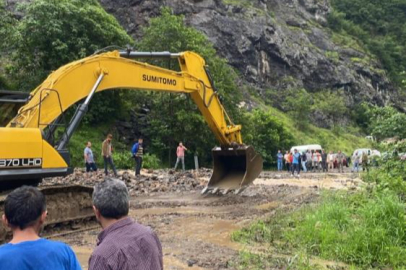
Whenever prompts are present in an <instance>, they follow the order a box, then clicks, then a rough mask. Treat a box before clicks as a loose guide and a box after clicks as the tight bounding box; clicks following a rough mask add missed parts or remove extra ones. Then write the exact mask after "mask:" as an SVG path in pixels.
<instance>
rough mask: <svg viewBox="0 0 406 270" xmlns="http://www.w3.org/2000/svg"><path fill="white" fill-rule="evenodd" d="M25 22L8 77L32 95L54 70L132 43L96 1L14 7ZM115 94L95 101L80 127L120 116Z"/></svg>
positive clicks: (44, 1)
mask: <svg viewBox="0 0 406 270" xmlns="http://www.w3.org/2000/svg"><path fill="white" fill-rule="evenodd" d="M19 8H20V9H21V10H22V12H23V13H24V14H25V16H24V17H23V18H22V20H21V21H20V22H19V23H18V25H17V26H16V27H15V29H16V31H17V33H16V39H15V40H14V41H13V42H14V44H13V47H14V48H15V50H14V52H13V55H12V60H13V61H12V66H11V67H10V68H9V74H11V75H12V78H13V80H14V82H15V84H16V87H17V88H18V89H19V90H26V91H31V90H32V89H34V88H35V87H36V86H37V85H38V84H40V83H41V82H42V81H43V80H44V79H45V78H46V76H47V75H48V74H49V73H50V72H52V71H53V70H55V69H57V68H59V67H60V66H62V65H64V64H67V63H69V62H71V61H74V60H77V59H79V58H83V57H86V56H89V55H91V54H93V53H94V52H95V51H96V50H99V49H102V48H104V47H107V46H110V45H119V46H125V45H126V44H132V43H133V40H132V39H131V37H130V36H128V35H127V33H126V32H125V31H124V29H123V28H122V27H121V26H120V25H119V24H118V22H117V21H116V19H115V18H114V17H113V16H111V15H109V14H107V12H105V11H104V9H103V8H102V7H101V6H100V4H99V3H98V2H97V0H58V1H55V0H34V1H32V2H29V3H26V4H22V5H21V6H20V7H19ZM120 101H121V99H120V97H119V94H118V93H115V92H111V91H106V92H103V93H99V94H97V95H95V97H94V99H93V100H92V103H91V105H90V111H89V113H88V114H87V115H86V118H85V121H88V122H91V123H96V122H99V121H106V120H109V119H113V118H114V117H115V116H117V115H118V114H119V108H120V106H119V105H120Z"/></svg>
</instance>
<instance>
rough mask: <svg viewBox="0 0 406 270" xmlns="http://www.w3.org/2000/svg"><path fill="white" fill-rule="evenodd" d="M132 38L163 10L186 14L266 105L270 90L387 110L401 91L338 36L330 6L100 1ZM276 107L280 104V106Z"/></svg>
mask: <svg viewBox="0 0 406 270" xmlns="http://www.w3.org/2000/svg"><path fill="white" fill-rule="evenodd" d="M100 2H101V4H102V5H103V6H104V8H105V9H106V10H107V11H108V12H109V13H111V14H113V15H114V16H115V17H116V18H117V19H118V21H119V22H120V23H121V24H122V25H123V27H124V28H125V29H126V30H127V31H128V33H130V34H131V35H133V36H134V37H136V38H137V37H140V36H141V34H142V33H141V28H142V27H143V26H146V25H147V24H148V20H149V18H151V17H155V16H157V15H159V10H160V7H162V6H169V7H171V8H172V9H173V11H174V13H175V14H183V15H185V18H186V23H187V24H188V25H190V26H193V27H194V28H196V29H198V30H200V31H201V32H203V33H204V34H205V35H206V36H207V37H208V38H209V40H210V41H212V42H213V44H214V46H215V48H216V49H217V51H218V53H219V54H220V55H221V56H222V57H225V58H227V59H228V61H229V63H230V64H231V65H232V66H233V67H235V68H237V69H238V70H239V72H240V73H241V74H243V76H244V78H245V81H247V82H248V83H250V84H251V85H252V86H254V87H255V88H256V89H258V91H259V92H260V94H261V95H262V96H263V97H264V98H266V97H267V96H266V90H267V89H272V90H278V91H283V90H284V89H289V88H305V89H306V90H308V91H310V92H315V91H323V90H324V89H333V90H339V89H342V90H344V93H345V97H346V102H347V105H348V106H350V107H353V106H356V104H358V103H359V102H361V101H363V100H365V101H369V102H371V103H374V104H377V105H381V106H382V105H385V104H388V103H392V102H393V101H395V100H396V89H395V87H394V86H393V85H392V84H391V83H390V81H389V79H388V78H387V77H386V75H385V72H384V71H383V70H382V69H381V67H380V64H379V63H378V61H376V60H374V59H373V58H371V57H370V56H369V55H367V53H365V52H364V51H363V49H362V48H361V47H360V46H359V45H358V44H357V42H356V41H355V40H354V39H351V38H349V37H344V36H340V35H338V34H334V33H332V32H331V31H330V30H329V28H327V27H326V25H327V15H328V14H329V13H330V12H331V6H330V4H329V1H328V0H100ZM274 105H276V106H277V105H278V104H274Z"/></svg>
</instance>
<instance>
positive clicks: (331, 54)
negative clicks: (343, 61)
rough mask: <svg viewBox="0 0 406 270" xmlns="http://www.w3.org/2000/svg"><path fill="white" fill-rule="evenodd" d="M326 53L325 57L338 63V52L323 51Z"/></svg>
mask: <svg viewBox="0 0 406 270" xmlns="http://www.w3.org/2000/svg"><path fill="white" fill-rule="evenodd" d="M324 54H325V55H326V57H327V58H328V59H330V60H331V61H333V62H334V63H336V64H337V63H338V61H339V60H340V55H339V54H338V52H335V51H326V52H325V53H324Z"/></svg>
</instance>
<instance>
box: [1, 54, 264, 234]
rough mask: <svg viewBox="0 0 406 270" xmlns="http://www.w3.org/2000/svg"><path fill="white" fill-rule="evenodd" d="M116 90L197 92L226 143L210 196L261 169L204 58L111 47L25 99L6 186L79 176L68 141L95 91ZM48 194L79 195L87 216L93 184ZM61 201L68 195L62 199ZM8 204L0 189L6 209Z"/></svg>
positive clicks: (7, 131) (7, 152)
mask: <svg viewBox="0 0 406 270" xmlns="http://www.w3.org/2000/svg"><path fill="white" fill-rule="evenodd" d="M145 59H177V60H178V64H179V68H180V71H174V70H169V69H164V68H161V67H157V66H154V65H151V64H148V63H146V62H145V61H144V62H141V60H145ZM112 89H133V90H152V91H164V92H170V93H185V94H189V95H190V97H191V98H192V100H193V101H194V102H195V103H196V105H197V107H198V109H199V110H200V112H201V113H202V114H203V116H204V118H205V120H206V122H207V124H208V126H209V127H210V129H211V130H212V132H213V133H214V135H215V137H216V138H217V140H218V141H219V143H220V146H219V147H215V148H213V150H212V154H213V165H214V167H213V174H212V176H211V179H210V180H209V183H208V185H207V186H206V187H205V188H204V190H203V191H202V193H203V194H204V193H208V192H212V193H216V192H220V191H221V192H222V193H226V192H228V191H231V190H232V191H234V192H235V193H238V192H240V191H241V190H242V189H244V188H245V187H247V186H248V185H249V184H251V183H252V182H253V181H254V179H255V178H256V177H257V176H258V175H259V174H260V173H261V171H262V158H261V156H260V155H259V154H257V153H256V152H255V151H254V149H253V148H252V147H251V146H246V145H244V144H243V142H242V138H241V126H240V125H235V124H233V122H232V121H231V120H230V118H229V117H228V115H227V113H226V111H225V109H224V107H223V106H222V104H221V102H220V99H219V96H218V93H217V91H216V88H215V87H214V84H213V81H212V79H211V76H210V73H209V72H208V70H207V68H206V65H205V61H204V59H203V58H202V57H200V56H199V55H198V54H196V53H193V52H182V53H169V52H135V51H130V50H127V51H110V52H104V53H100V54H95V55H92V56H90V57H87V58H84V59H81V60H78V61H75V62H72V63H69V64H67V65H65V66H62V67H61V68H59V69H58V70H56V71H54V72H53V73H51V74H50V75H49V76H48V78H47V79H46V80H45V81H44V82H43V83H42V84H41V85H39V86H38V87H37V88H36V89H35V90H33V91H32V92H31V93H30V95H29V96H28V97H25V98H26V103H25V104H24V105H23V106H22V107H21V108H20V109H19V110H18V113H17V115H16V116H15V117H14V118H13V119H12V120H11V121H10V122H9V123H8V124H7V126H6V127H4V128H0V191H1V190H3V191H4V190H10V189H13V188H16V187H18V186H21V185H24V184H30V185H35V184H38V183H39V182H40V181H41V179H42V178H44V177H54V176H65V175H68V174H69V173H72V171H73V170H72V168H71V167H70V161H69V152H68V148H67V145H68V143H69V140H70V138H71V137H72V135H73V133H74V132H75V130H76V129H77V127H78V125H79V124H80V122H81V120H82V118H83V116H84V115H85V113H86V111H87V108H88V105H89V103H90V101H91V99H92V97H93V96H94V94H95V93H96V92H100V91H105V90H112ZM6 94H7V93H6ZM8 96H10V93H8ZM11 96H13V98H14V99H12V101H14V102H16V100H21V98H16V97H15V96H14V95H12V93H11ZM5 97H7V95H3V96H2V95H0V101H1V99H4V98H5ZM81 100H84V101H83V103H82V104H80V105H79V106H78V109H77V110H76V112H75V114H74V116H73V117H72V118H71V120H70V122H69V123H68V124H67V125H65V131H64V133H63V135H62V136H61V138H59V140H57V141H56V140H55V136H54V134H55V131H56V130H60V128H61V127H62V126H63V124H62V123H63V119H64V116H65V112H66V111H67V110H68V109H69V108H70V107H71V106H72V105H74V104H75V103H77V102H79V101H81ZM43 192H44V193H45V194H46V195H47V194H48V193H49V194H48V195H49V196H51V195H52V196H54V197H55V199H54V201H55V202H58V196H63V195H62V194H70V195H69V196H71V197H75V196H77V197H76V198H75V199H74V200H75V201H76V203H79V204H80V205H78V206H76V210H77V211H73V212H72V213H70V214H69V215H68V216H69V217H70V218H71V219H75V218H76V217H78V216H79V217H83V218H87V217H88V215H89V213H90V212H91V205H90V204H91V203H90V202H91V201H90V199H89V198H90V194H91V190H90V189H86V188H84V187H77V186H72V187H64V188H62V189H59V190H58V188H55V187H54V188H43ZM72 194H73V195H72ZM71 199H72V198H71ZM68 200H69V199H67V201H68ZM60 201H63V200H59V202H58V203H60ZM2 202H3V199H2V197H1V193H0V208H1V204H2ZM80 202H81V203H80ZM58 203H56V204H58ZM63 204H66V201H65V203H63ZM58 207H61V206H60V205H59V206H58V205H55V207H54V208H55V210H54V212H55V213H54V214H55V216H58V215H60V213H61V212H60V211H59V210H58V209H59V208H58ZM48 208H49V207H48ZM89 209H90V212H89ZM49 211H50V209H48V212H49ZM65 218H66V216H65ZM56 219H58V218H56ZM0 235H1V228H0ZM0 238H1V237H0ZM0 240H1V239H0Z"/></svg>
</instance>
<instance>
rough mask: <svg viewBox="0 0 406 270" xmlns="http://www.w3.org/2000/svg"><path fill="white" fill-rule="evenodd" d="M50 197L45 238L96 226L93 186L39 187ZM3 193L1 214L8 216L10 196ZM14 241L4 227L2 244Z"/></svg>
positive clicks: (0, 229)
mask: <svg viewBox="0 0 406 270" xmlns="http://www.w3.org/2000/svg"><path fill="white" fill-rule="evenodd" d="M39 189H40V190H41V191H42V193H43V194H44V195H45V197H46V201H47V211H48V216H47V220H46V223H45V226H44V230H43V232H42V234H41V235H42V236H43V237H52V236H53V235H58V234H66V233H69V232H71V231H80V230H84V229H88V228H94V227H95V226H96V221H95V216H94V213H93V210H92V192H93V188H92V187H87V186H79V185H69V186H42V187H39ZM9 192H11V191H8V192H2V193H1V194H0V213H4V202H5V199H6V197H7V194H8V193H9ZM10 238H11V232H10V230H9V229H8V228H6V227H5V226H4V224H0V243H4V242H6V241H7V240H8V239H10Z"/></svg>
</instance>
